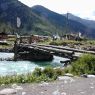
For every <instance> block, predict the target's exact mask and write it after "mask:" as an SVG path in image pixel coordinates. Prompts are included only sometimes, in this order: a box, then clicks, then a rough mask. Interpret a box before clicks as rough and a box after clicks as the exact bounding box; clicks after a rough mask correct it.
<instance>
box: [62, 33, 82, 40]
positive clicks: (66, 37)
mask: <svg viewBox="0 0 95 95" xmlns="http://www.w3.org/2000/svg"><path fill="white" fill-rule="evenodd" d="M62 39H63V40H76V41H78V40H82V39H83V37H82V36H81V33H80V32H79V33H71V34H65V35H64V36H62Z"/></svg>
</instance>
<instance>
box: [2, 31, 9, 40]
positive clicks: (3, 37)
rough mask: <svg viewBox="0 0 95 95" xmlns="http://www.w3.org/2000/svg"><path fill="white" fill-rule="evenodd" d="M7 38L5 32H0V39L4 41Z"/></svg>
mask: <svg viewBox="0 0 95 95" xmlns="http://www.w3.org/2000/svg"><path fill="white" fill-rule="evenodd" d="M7 38H8V35H7V33H5V32H1V33H0V41H5V40H6V39H7Z"/></svg>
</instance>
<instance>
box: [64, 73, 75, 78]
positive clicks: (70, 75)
mask: <svg viewBox="0 0 95 95" xmlns="http://www.w3.org/2000/svg"><path fill="white" fill-rule="evenodd" d="M65 76H68V77H74V76H73V74H70V73H67V74H65Z"/></svg>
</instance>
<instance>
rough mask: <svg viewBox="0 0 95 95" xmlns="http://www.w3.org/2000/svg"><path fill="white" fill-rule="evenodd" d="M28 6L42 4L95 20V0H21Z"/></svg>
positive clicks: (51, 8)
mask: <svg viewBox="0 0 95 95" xmlns="http://www.w3.org/2000/svg"><path fill="white" fill-rule="evenodd" d="M20 1H21V2H23V3H24V4H26V5H28V6H30V7H31V6H34V5H42V6H45V7H47V8H49V9H50V10H52V11H55V12H57V13H61V14H63V13H67V12H70V13H73V14H75V15H79V16H80V17H83V18H90V19H94V20H95V16H93V12H94V11H95V0H20Z"/></svg>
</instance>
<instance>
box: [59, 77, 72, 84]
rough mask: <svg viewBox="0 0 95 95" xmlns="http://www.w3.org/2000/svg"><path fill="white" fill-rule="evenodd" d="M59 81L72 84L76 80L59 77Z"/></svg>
mask: <svg viewBox="0 0 95 95" xmlns="http://www.w3.org/2000/svg"><path fill="white" fill-rule="evenodd" d="M58 80H59V81H64V83H68V82H69V83H71V82H74V79H73V78H71V77H69V76H59V77H58Z"/></svg>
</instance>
